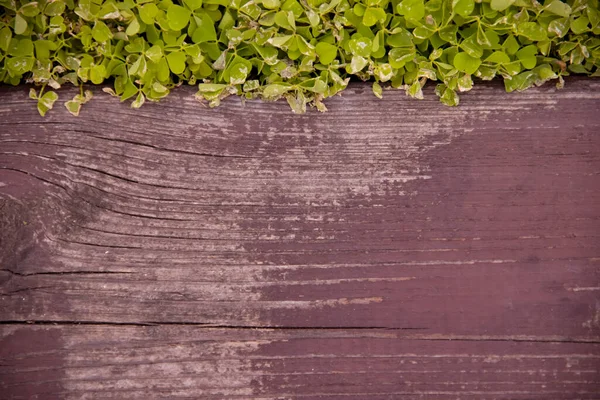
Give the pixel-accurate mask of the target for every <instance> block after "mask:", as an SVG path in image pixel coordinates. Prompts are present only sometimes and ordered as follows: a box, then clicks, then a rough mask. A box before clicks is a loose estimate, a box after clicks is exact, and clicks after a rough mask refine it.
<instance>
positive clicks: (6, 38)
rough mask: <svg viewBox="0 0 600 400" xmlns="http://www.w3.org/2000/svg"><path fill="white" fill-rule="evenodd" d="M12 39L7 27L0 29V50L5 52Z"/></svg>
mask: <svg viewBox="0 0 600 400" xmlns="http://www.w3.org/2000/svg"><path fill="white" fill-rule="evenodd" d="M11 39H12V32H11V31H10V28H9V27H7V26H6V27H4V28H2V29H0V50H2V51H4V52H7V51H8V47H9V46H10V40H11Z"/></svg>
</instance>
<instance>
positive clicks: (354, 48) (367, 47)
mask: <svg viewBox="0 0 600 400" xmlns="http://www.w3.org/2000/svg"><path fill="white" fill-rule="evenodd" d="M348 46H349V47H350V51H351V52H352V54H354V55H357V56H361V57H369V56H370V55H371V49H372V47H373V42H372V41H371V39H369V38H367V37H361V38H356V39H352V40H350V42H349V43H348Z"/></svg>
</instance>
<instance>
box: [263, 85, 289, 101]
mask: <svg viewBox="0 0 600 400" xmlns="http://www.w3.org/2000/svg"><path fill="white" fill-rule="evenodd" d="M291 89H292V87H291V86H289V85H283V84H277V83H275V84H271V85H267V86H265V88H264V89H263V96H265V97H271V98H273V97H279V96H281V95H282V94H284V93H287V92H288V91H290V90H291Z"/></svg>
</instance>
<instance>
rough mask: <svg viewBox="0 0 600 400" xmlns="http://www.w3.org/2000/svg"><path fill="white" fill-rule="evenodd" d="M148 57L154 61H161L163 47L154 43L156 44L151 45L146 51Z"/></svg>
mask: <svg viewBox="0 0 600 400" xmlns="http://www.w3.org/2000/svg"><path fill="white" fill-rule="evenodd" d="M146 57H148V59H150V61H152V62H153V63H158V62H159V61H160V59H161V58H162V57H163V51H162V48H161V47H160V46H158V45H154V46H152V47H150V48H149V49H148V50H147V51H146Z"/></svg>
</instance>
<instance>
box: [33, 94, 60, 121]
mask: <svg viewBox="0 0 600 400" xmlns="http://www.w3.org/2000/svg"><path fill="white" fill-rule="evenodd" d="M56 100H58V95H57V94H56V93H55V92H46V93H44V95H43V96H42V97H40V98H39V99H38V103H37V109H38V112H39V113H40V115H41V116H42V117H43V116H44V115H46V113H47V112H48V110H51V109H52V107H53V106H54V103H55V102H56Z"/></svg>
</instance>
